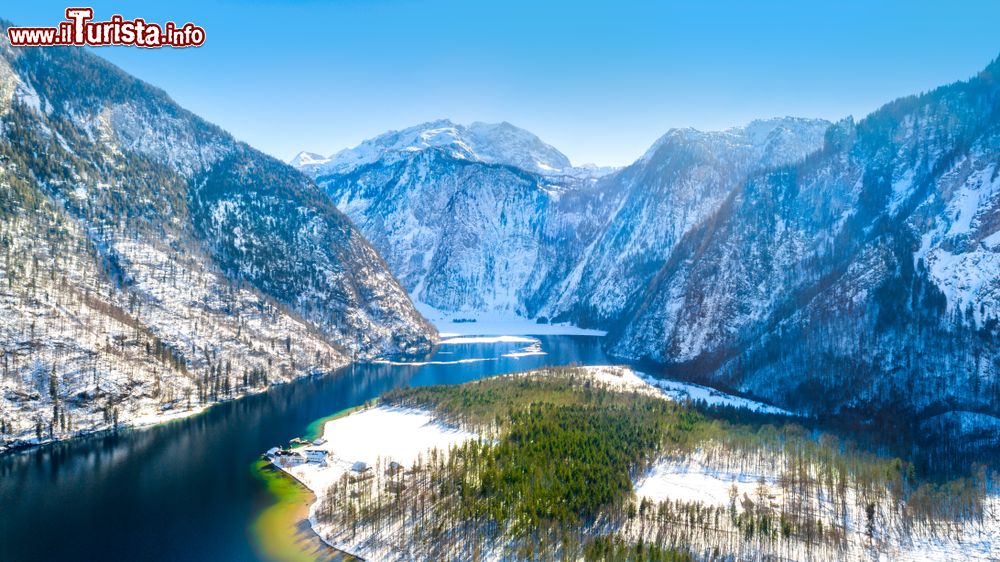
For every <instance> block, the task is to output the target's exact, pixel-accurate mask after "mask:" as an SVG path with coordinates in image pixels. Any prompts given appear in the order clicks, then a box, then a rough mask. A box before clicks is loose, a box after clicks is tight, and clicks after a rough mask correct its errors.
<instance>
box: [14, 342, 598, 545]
mask: <svg viewBox="0 0 1000 562" xmlns="http://www.w3.org/2000/svg"><path fill="white" fill-rule="evenodd" d="M537 339H538V340H540V341H541V348H542V350H543V351H545V352H546V354H545V355H527V356H521V357H505V356H504V354H507V353H513V352H518V351H521V350H523V349H524V348H525V346H526V344H525V343H514V342H508V343H475V344H461V345H447V346H440V347H438V348H437V349H435V350H434V351H433V352H432V353H430V354H429V355H428V356H427V357H421V358H413V359H412V360H415V361H422V362H428V361H430V362H432V363H428V364H425V365H421V366H412V365H398V364H384V363H383V364H363V365H354V366H349V367H345V368H343V369H341V370H338V371H336V372H334V373H330V374H327V375H323V376H315V377H310V378H307V379H303V380H299V381H297V382H294V383H290V384H287V385H282V386H277V387H274V388H272V389H270V390H268V391H267V392H266V393H263V394H259V395H255V396H249V397H246V398H243V399H240V400H235V401H231V402H227V403H224V404H220V405H217V406H214V407H212V408H211V409H209V410H208V411H206V412H204V413H202V414H200V415H197V416H193V417H191V418H187V419H183V420H179V421H175V422H171V423H168V424H164V425H160V426H156V427H151V428H147V429H139V430H129V431H122V432H119V433H118V434H116V435H107V436H99V437H91V438H84V439H79V440H74V441H70V442H65V443H59V444H55V445H52V446H47V447H41V448H37V449H33V450H28V451H22V452H19V453H15V454H9V455H6V456H2V457H0V561H3V562H16V561H21V560H47V561H48V560H102V561H107V560H129V561H133V560H136V561H137V560H170V561H177V560H185V561H192V560H213V561H222V560H224V561H233V560H263V559H265V558H263V557H262V555H261V554H260V553H259V552H258V551H257V549H255V547H254V544H255V543H254V540H253V536H252V533H251V526H252V524H253V522H254V520H255V519H256V518H257V517H258V516H259V515H260V514H261V513H262V512H264V511H265V510H266V509H267V508H268V507H270V506H271V505H272V504H273V503H274V501H275V500H274V496H273V495H271V494H270V493H269V492H268V490H267V488H266V485H265V484H264V482H262V481H261V479H260V478H258V477H257V476H255V474H254V471H253V470H252V466H253V464H254V462H255V461H256V460H257V459H259V458H260V455H261V453H263V452H264V451H265V450H267V449H268V448H270V447H272V446H275V445H283V444H287V442H288V440H289V439H291V438H293V437H296V436H300V435H303V434H304V433H305V431H306V427H307V426H308V425H309V423H310V422H312V421H314V420H316V419H318V418H321V417H324V416H327V415H330V414H332V413H334V412H337V411H340V410H343V409H345V408H349V407H352V406H356V405H358V404H362V403H364V402H365V401H367V400H369V399H371V398H375V397H376V396H379V395H381V394H383V393H384V392H386V391H388V390H391V389H393V388H397V387H401V386H406V385H409V386H419V385H430V384H456V383H462V382H466V381H470V380H475V379H479V378H483V377H487V376H492V375H497V374H502V373H510V372H516V371H522V370H526V369H533V368H537V367H541V366H545V365H568V364H571V363H577V364H581V365H595V364H607V363H609V362H611V361H609V360H608V359H607V357H605V355H604V353H603V352H602V351H601V348H600V338H597V337H588V336H539V337H538V338H537ZM483 358H485V359H487V360H486V361H477V362H464V363H453V362H454V361H460V360H470V359H483Z"/></svg>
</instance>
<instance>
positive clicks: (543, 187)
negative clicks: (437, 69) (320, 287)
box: [298, 121, 608, 316]
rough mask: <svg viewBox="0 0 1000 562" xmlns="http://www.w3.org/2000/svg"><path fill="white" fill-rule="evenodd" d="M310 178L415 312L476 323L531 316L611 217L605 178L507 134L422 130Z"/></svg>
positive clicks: (477, 127)
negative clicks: (541, 288)
mask: <svg viewBox="0 0 1000 562" xmlns="http://www.w3.org/2000/svg"><path fill="white" fill-rule="evenodd" d="M303 158H304V157H302V156H301V155H300V157H299V158H298V161H299V162H300V164H301V162H303V161H304V159H303ZM302 169H303V170H304V171H305V172H307V173H311V174H313V175H315V177H316V181H317V182H318V183H319V185H321V186H322V187H323V188H324V189H325V190H326V192H327V193H328V194H329V195H330V197H331V198H332V199H333V201H334V202H335V203H336V204H337V206H338V207H339V208H340V210H342V211H343V212H345V213H346V214H347V215H348V216H350V217H351V219H352V220H353V221H354V222H355V224H357V225H358V227H359V228H360V229H361V230H362V231H363V232H364V233H365V235H366V236H367V237H368V239H369V240H371V241H372V243H373V244H374V245H375V247H376V248H378V249H379V252H380V253H381V254H382V255H383V256H385V258H386V260H387V262H388V263H389V265H390V267H391V268H392V271H393V272H394V273H395V274H396V276H397V277H398V278H399V279H400V281H401V282H402V283H403V285H404V286H405V287H406V288H407V289H408V290H409V291H410V294H411V295H412V296H413V298H414V299H415V300H418V301H421V302H423V303H426V304H428V305H430V306H432V307H435V308H437V309H440V310H444V311H451V312H462V313H469V314H470V315H475V314H479V313H483V312H487V313H498V314H506V315H519V316H530V315H531V314H532V312H533V311H531V310H529V309H528V308H527V306H526V303H527V302H528V300H529V299H530V298H531V296H532V295H534V294H535V293H536V292H537V291H538V287H537V283H539V282H541V280H544V279H545V278H546V277H548V276H549V273H548V272H549V270H550V269H551V268H558V267H561V265H560V264H561V263H562V262H564V261H565V260H567V259H572V258H573V256H574V255H575V252H577V251H578V250H577V249H582V248H583V247H585V245H586V244H587V243H589V240H590V238H591V237H592V236H593V235H594V233H595V232H596V230H595V227H592V226H588V225H592V224H597V223H599V222H600V221H601V220H602V219H603V216H604V214H605V213H606V209H607V208H608V207H607V206H606V205H599V204H596V203H598V202H599V201H600V198H601V195H600V194H599V193H598V192H597V191H595V190H594V185H595V181H596V179H595V178H597V177H600V175H601V170H594V169H575V168H572V167H570V165H569V160H568V159H567V158H566V157H565V156H563V155H562V154H560V153H559V152H558V151H556V150H555V149H553V148H552V147H550V146H548V145H546V144H544V143H542V142H541V141H540V140H538V138H537V137H535V136H534V135H532V134H530V133H528V132H526V131H523V130H520V129H517V128H515V127H513V126H511V125H509V124H506V123H501V124H499V125H486V124H481V123H480V124H473V125H470V126H469V127H464V126H462V125H454V124H452V123H451V122H449V121H435V122H432V123H425V124H423V125H419V126H416V127H411V128H409V129H405V130H403V131H400V132H392V133H388V134H386V135H383V136H380V137H377V138H375V139H372V140H369V141H366V142H364V143H362V144H361V145H360V146H359V147H357V148H354V149H349V150H347V151H343V152H341V153H338V154H337V155H334V156H333V157H331V158H330V159H329V160H327V161H325V162H324V163H322V164H315V163H314V164H306V165H302ZM540 170H544V171H545V173H544V174H542V173H539V171H540Z"/></svg>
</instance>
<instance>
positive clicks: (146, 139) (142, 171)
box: [0, 26, 434, 441]
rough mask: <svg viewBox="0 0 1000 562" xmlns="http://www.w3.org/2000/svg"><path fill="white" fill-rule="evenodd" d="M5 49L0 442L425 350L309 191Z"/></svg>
mask: <svg viewBox="0 0 1000 562" xmlns="http://www.w3.org/2000/svg"><path fill="white" fill-rule="evenodd" d="M4 27H5V26H4ZM3 36H4V39H3V41H4V42H5V44H3V45H0V248H2V251H3V253H4V258H3V262H2V264H0V265H2V271H3V276H2V277H0V279H2V283H0V285H2V287H0V343H2V349H3V353H2V355H3V357H2V361H3V373H2V378H0V389H2V392H3V394H2V396H0V439H2V440H3V441H12V440H18V439H26V438H32V439H36V440H37V439H45V438H49V437H58V436H62V435H69V434H73V433H75V432H77V431H81V430H90V429H95V428H100V427H107V426H108V425H112V424H114V423H116V422H119V421H120V422H125V421H131V420H136V419H144V418H149V417H156V416H159V415H161V414H163V413H169V412H172V411H182V410H186V409H188V408H197V407H199V406H200V405H204V404H207V403H210V402H212V401H214V400H217V399H222V398H226V397H231V396H236V395H239V394H242V393H244V392H250V391H254V390H256V389H260V388H263V387H265V386H266V385H267V384H269V383H271V382H276V381H284V380H290V379H291V378H294V377H295V376H299V375H302V374H306V373H310V372H315V371H318V370H325V369H329V368H332V367H335V366H338V365H341V364H343V363H344V362H345V361H347V360H348V359H349V358H350V357H351V356H352V355H361V356H366V355H367V356H370V355H374V354H382V353H392V352H398V351H405V350H413V349H418V348H421V347H426V346H427V345H428V344H429V342H430V341H431V340H432V339H433V337H434V334H433V328H431V327H430V326H428V325H427V324H426V323H425V322H424V320H423V319H422V318H421V317H420V315H419V314H418V313H417V312H416V311H415V310H414V308H413V307H412V304H411V302H410V300H409V298H408V296H407V295H406V293H405V291H404V290H403V289H402V287H400V286H399V284H398V283H397V282H396V280H395V279H394V277H393V276H392V274H391V273H390V272H389V270H388V268H387V267H386V265H385V263H384V262H383V261H382V260H381V258H380V257H379V256H378V254H377V253H376V252H375V250H374V249H373V248H372V247H371V246H370V245H369V244H368V243H367V242H366V241H365V239H364V238H363V236H362V235H361V234H360V233H359V232H358V231H357V230H356V229H355V228H354V227H353V226H352V225H351V223H350V221H349V220H348V219H347V218H346V217H344V216H343V215H342V214H341V213H340V212H339V211H337V210H336V208H335V207H334V206H333V205H332V204H331V203H330V201H329V199H328V198H326V197H325V196H324V195H323V194H322V192H321V191H320V190H319V189H318V188H317V187H316V186H315V184H314V183H313V182H312V181H311V180H310V179H308V178H307V177H305V176H303V175H302V174H301V173H299V172H297V171H296V170H294V169H293V168H291V167H290V166H287V165H285V164H283V163H281V162H278V161H276V160H274V159H272V158H270V157H267V156H265V155H263V154H261V153H260V152H257V151H255V150H254V149H252V148H250V147H248V146H246V145H244V144H242V143H239V142H237V141H235V140H234V139H233V138H232V137H230V136H229V135H228V134H227V133H225V132H224V131H222V130H220V129H219V128H217V127H215V126H213V125H211V124H209V123H206V122H205V121H203V120H201V119H199V118H198V117H197V116H195V115H192V114H191V113H189V112H187V111H185V110H184V109H182V108H180V107H178V106H177V105H176V104H175V103H174V102H173V101H171V100H170V99H169V98H168V97H167V96H166V94H164V93H163V92H162V91H160V90H157V89H156V88H153V87H151V86H149V85H147V84H145V83H143V82H141V81H139V80H136V79H135V78H133V77H131V76H128V75H127V74H125V73H123V72H122V71H120V70H119V69H117V68H115V67H114V66H112V65H110V64H108V63H106V62H104V61H103V60H101V59H99V58H97V57H95V56H92V55H90V54H88V53H86V52H84V51H82V50H77V49H62V48H58V49H12V48H11V47H10V46H9V44H6V33H4V34H3Z"/></svg>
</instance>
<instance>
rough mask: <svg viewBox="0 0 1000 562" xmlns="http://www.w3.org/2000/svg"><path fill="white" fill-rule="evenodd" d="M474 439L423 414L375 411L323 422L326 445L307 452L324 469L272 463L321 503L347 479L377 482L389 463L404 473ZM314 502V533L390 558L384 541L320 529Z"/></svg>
mask: <svg viewBox="0 0 1000 562" xmlns="http://www.w3.org/2000/svg"><path fill="white" fill-rule="evenodd" d="M474 438H476V435H474V434H472V433H469V432H468V431H464V430H461V429H458V428H456V427H453V426H450V425H447V424H444V423H442V422H439V421H437V420H436V419H435V417H434V415H433V414H432V413H430V412H427V411H424V410H417V409H411V408H396V407H389V406H377V407H374V408H370V409H367V410H363V411H360V412H355V413H352V414H350V415H348V416H344V417H341V418H337V419H334V420H331V421H328V422H326V424H325V425H324V426H323V439H324V440H325V442H324V443H322V444H321V445H312V446H309V447H306V448H307V449H321V450H323V451H327V452H328V453H327V454H328V457H327V460H326V463H325V464H324V465H321V464H316V463H305V464H298V465H291V466H289V465H287V464H283V463H281V462H280V461H275V465H276V466H278V467H279V468H281V469H282V470H284V471H286V472H288V473H289V474H291V475H292V476H294V477H295V478H296V479H298V480H299V481H300V482H302V483H303V484H304V485H305V486H306V487H308V488H309V489H310V490H312V492H313V493H314V494H316V497H317V498H322V497H323V496H324V494H325V493H326V490H327V489H329V488H330V487H331V486H333V485H334V484H335V483H337V482H338V481H339V480H340V479H341V478H343V477H344V476H345V475H348V476H351V475H353V476H359V477H360V476H363V475H364V474H370V475H371V476H372V477H374V478H381V476H382V474H383V473H384V471H385V469H386V468H388V466H389V463H390V462H397V463H399V464H401V465H402V466H403V467H409V466H411V465H413V463H414V461H416V460H417V458H418V457H420V456H421V455H424V456H426V455H428V454H429V453H430V451H432V450H437V451H439V452H442V453H444V452H446V451H448V449H449V448H450V447H451V446H452V445H457V444H460V443H462V442H464V441H466V440H468V439H474ZM358 462H362V463H365V465H366V466H367V468H366V469H365V470H363V471H356V470H353V467H354V466H355V463H358ZM318 505H319V502H318V501H317V502H316V503H315V504H314V505H313V506H312V508H311V510H310V513H311V515H310V522H311V523H312V525H313V528H314V529H315V531H316V533H317V534H318V535H319V536H320V537H322V538H323V540H325V541H326V542H327V543H329V544H330V545H331V546H333V547H334V548H336V549H338V550H341V551H344V552H349V553H351V554H354V555H356V556H360V557H362V558H365V559H370V560H381V559H385V558H386V557H389V556H390V552H389V549H390V547H388V546H387V545H388V544H389V543H390V542H391V541H388V540H384V539H383V540H373V539H377V538H378V537H372V536H369V535H367V534H365V533H358V534H357V535H355V536H354V537H353V538H352V537H351V535H350V534H349V533H347V532H346V531H345V532H338V530H337V529H333V528H332V527H330V526H328V525H324V524H321V523H319V519H318V518H317V517H316V515H315V513H316V509H317V508H318Z"/></svg>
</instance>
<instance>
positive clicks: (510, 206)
mask: <svg viewBox="0 0 1000 562" xmlns="http://www.w3.org/2000/svg"><path fill="white" fill-rule="evenodd" d="M998 74H1000V63H998V62H994V63H992V64H991V65H990V66H989V67H987V68H986V69H985V70H984V71H983V72H981V73H980V74H979V75H978V76H976V77H974V78H972V79H970V80H968V81H965V82H959V83H956V84H952V85H950V86H945V87H942V88H938V89H936V90H934V91H932V92H929V93H927V94H923V95H920V96H913V97H908V98H903V99H900V100H897V101H894V102H891V103H889V104H887V105H885V106H884V107H883V108H881V109H879V110H877V111H875V112H874V113H872V114H871V115H870V116H868V117H866V118H865V119H863V120H861V121H860V122H857V123H855V122H854V121H853V120H851V119H846V120H844V121H841V122H839V123H835V124H831V123H828V122H826V121H822V120H811V119H796V118H785V119H773V120H766V121H757V122H753V123H751V124H749V125H748V126H746V127H742V128H735V129H730V130H727V131H722V132H716V133H705V132H700V131H695V130H691V129H681V130H672V131H670V132H668V133H667V134H666V135H664V136H663V137H662V138H661V139H660V140H658V141H657V142H656V143H655V144H654V145H653V147H651V148H650V149H649V151H647V153H646V154H645V155H643V156H642V157H641V158H640V159H639V160H637V161H636V162H635V163H634V164H632V165H631V166H628V167H626V168H623V169H620V170H613V171H611V170H606V171H603V172H604V173H586V171H584V170H579V169H576V168H573V167H572V166H571V165H570V163H569V160H568V159H566V158H565V156H562V155H561V154H560V153H559V152H558V151H556V150H555V149H553V148H552V147H550V146H548V145H546V144H545V143H543V142H542V141H540V140H539V139H538V138H537V137H535V136H534V135H532V134H530V133H528V132H526V131H522V130H519V129H516V128H515V127H513V126H511V125H509V124H506V123H504V124H500V125H482V124H475V125H472V126H469V127H463V126H461V125H455V124H453V123H451V122H449V121H438V122H433V123H427V124H424V125H419V126H416V127H411V128H409V129H405V130H403V131H400V132H391V133H387V134H385V135H382V136H379V137H376V138H375V139H372V140H369V141H366V142H364V143H362V144H361V145H359V146H358V147H356V148H353V149H348V150H345V151H342V152H340V153H337V154H335V155H333V156H331V157H329V158H325V157H319V156H316V155H310V154H308V153H302V154H300V155H299V156H298V157H296V159H295V161H294V163H295V164H296V165H297V166H298V167H299V168H300V169H301V170H302V171H303V172H305V173H306V174H308V175H310V176H312V177H313V178H314V179H315V180H316V182H317V183H318V184H319V185H320V187H322V188H323V189H324V190H325V191H326V193H327V194H328V195H329V196H330V197H331V199H332V200H333V201H334V202H335V203H336V205H337V206H338V208H339V209H341V210H342V211H343V212H345V213H346V214H347V215H348V216H350V217H351V219H352V220H353V221H354V223H355V224H357V225H358V227H359V228H360V229H361V231H362V232H363V233H364V234H365V235H366V236H367V237H368V239H369V240H371V242H372V243H373V244H374V245H375V247H376V248H377V249H378V250H379V252H380V253H382V255H383V256H384V257H385V258H386V260H387V262H388V264H389V266H390V269H392V271H393V272H394V273H395V274H396V275H397V277H398V278H399V279H400V280H401V282H402V283H403V285H404V286H405V287H406V289H407V290H408V291H409V292H410V294H411V296H412V297H413V298H414V299H415V300H417V301H420V302H422V303H425V304H427V305H430V306H432V307H434V308H437V309H440V310H444V311H451V312H454V313H456V314H461V315H470V316H474V315H477V314H493V313H498V312H499V313H503V314H510V315H517V316H521V317H524V318H532V319H539V320H540V321H550V320H554V321H571V322H573V323H576V324H578V325H581V326H586V327H594V328H600V329H604V330H608V331H609V336H608V338H607V339H606V345H607V347H608V350H609V351H611V352H612V353H613V354H615V355H618V356H621V357H626V358H630V359H640V360H651V361H655V362H656V363H658V364H660V365H663V366H664V368H665V369H666V370H667V371H668V372H673V373H676V374H679V375H681V376H684V377H686V378H694V379H698V380H703V381H707V382H711V383H713V384H717V385H722V386H725V387H729V388H733V389H737V390H742V391H744V392H749V393H752V394H755V395H757V396H761V397H765V398H768V399H771V400H773V401H776V402H778V403H780V404H782V405H785V406H787V407H791V408H795V409H798V410H801V411H803V412H810V413H814V414H817V415H823V416H838V417H842V418H844V419H851V420H853V419H858V420H874V421H875V422H876V423H882V424H889V425H890V426H892V427H896V426H898V427H899V428H900V430H901V431H904V430H905V431H909V432H925V431H927V432H936V431H946V432H951V433H954V432H961V433H962V434H963V435H964V437H965V438H967V439H968V440H969V442H976V441H977V440H984V439H985V440H987V441H991V442H994V443H995V441H994V440H995V429H996V428H997V427H998V426H1000V419H998V418H997V416H998V415H1000V406H998V404H1000V376H998V375H1000V357H998V355H997V350H998V349H1000V346H998V345H997V344H998V343H1000V342H998V337H1000V333H998V324H997V317H998V316H1000V302H998V295H1000V292H998V291H1000V266H998V264H1000V179H998V176H1000V136H998V133H1000V82H998V78H1000V77H998Z"/></svg>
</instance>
